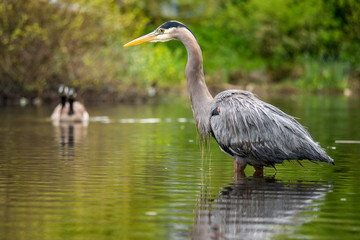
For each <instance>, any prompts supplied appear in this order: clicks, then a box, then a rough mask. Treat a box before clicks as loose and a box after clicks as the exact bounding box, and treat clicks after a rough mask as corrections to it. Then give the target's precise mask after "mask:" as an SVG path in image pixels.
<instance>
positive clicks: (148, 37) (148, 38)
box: [124, 32, 157, 47]
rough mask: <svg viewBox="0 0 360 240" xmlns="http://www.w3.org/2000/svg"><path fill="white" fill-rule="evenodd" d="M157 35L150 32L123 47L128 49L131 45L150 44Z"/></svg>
mask: <svg viewBox="0 0 360 240" xmlns="http://www.w3.org/2000/svg"><path fill="white" fill-rule="evenodd" d="M156 37H157V34H156V33H155V32H151V33H149V34H146V35H144V36H142V37H139V38H137V39H135V40H132V41H131V42H128V43H127V44H125V45H124V47H130V46H133V45H138V44H141V43H144V42H151V41H153V40H156Z"/></svg>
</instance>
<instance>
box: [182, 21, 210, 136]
mask: <svg viewBox="0 0 360 240" xmlns="http://www.w3.org/2000/svg"><path fill="white" fill-rule="evenodd" d="M181 31H182V32H181V34H180V36H179V37H178V39H179V40H180V41H181V42H182V43H183V44H184V46H185V48H186V50H187V53H188V61H187V64H186V68H185V75H186V79H187V90H188V93H189V96H190V101H191V106H192V110H193V115H194V118H195V121H196V126H197V128H198V130H199V131H200V134H201V137H202V138H206V137H207V136H208V135H209V133H210V127H209V119H210V112H211V111H210V109H209V108H210V103H211V102H212V100H213V97H212V96H211V94H210V92H209V89H208V88H207V86H206V83H205V77H204V71H203V58H202V53H201V49H200V46H199V44H198V42H197V41H196V39H195V37H194V35H193V34H192V33H191V32H190V31H189V30H187V29H185V28H184V29H182V30H181Z"/></svg>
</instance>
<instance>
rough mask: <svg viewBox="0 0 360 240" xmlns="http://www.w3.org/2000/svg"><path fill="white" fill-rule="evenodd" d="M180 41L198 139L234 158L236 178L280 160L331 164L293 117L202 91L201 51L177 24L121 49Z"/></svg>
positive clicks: (254, 101) (236, 93)
mask: <svg viewBox="0 0 360 240" xmlns="http://www.w3.org/2000/svg"><path fill="white" fill-rule="evenodd" d="M174 39H176V40H180V41H181V42H182V43H183V44H184V46H185V48H186V50H187V53H188V60H187V64H186V68H185V75H186V78H187V90H188V93H189V97H190V101H191V106H192V111H193V115H194V118H195V122H196V126H197V129H198V131H199V133H200V136H201V139H206V138H208V137H209V136H210V135H212V136H213V138H214V139H215V140H216V141H217V143H218V144H219V146H220V148H221V149H222V150H223V151H224V152H225V153H227V154H229V155H230V156H232V157H233V158H234V167H235V173H236V174H237V173H243V171H244V169H245V167H246V165H247V164H249V165H251V166H253V167H254V168H255V170H256V172H258V173H260V174H262V171H263V167H264V166H272V167H274V166H275V164H277V163H282V162H283V161H284V160H297V161H298V160H304V159H308V160H311V161H320V162H328V163H332V164H334V161H333V159H331V158H330V157H329V156H328V155H327V154H326V152H325V151H324V150H323V149H322V148H321V147H320V146H319V145H318V144H317V143H316V142H315V141H314V140H313V139H312V137H311V136H310V134H309V133H308V132H307V131H306V130H305V128H304V127H303V126H302V125H301V124H300V123H298V122H297V121H296V120H295V119H294V118H293V117H292V116H289V115H287V114H286V113H284V112H282V111H281V110H279V109H278V108H276V107H274V106H273V105H270V104H268V103H266V102H263V101H261V100H259V99H258V98H256V97H255V96H254V94H252V93H251V92H247V91H242V90H227V91H224V92H221V93H219V94H218V95H216V96H215V98H213V97H212V96H211V94H210V92H209V90H208V88H207V86H206V83H205V78H204V73H203V58H202V53H201V48H200V46H199V44H198V42H197V40H196V38H195V36H194V34H193V33H192V32H191V31H190V30H189V29H188V28H187V27H186V26H185V25H184V24H182V23H180V22H177V21H169V22H166V23H164V24H162V25H161V26H160V27H158V28H157V29H156V30H155V31H153V32H151V33H149V34H147V35H145V36H143V37H140V38H137V39H135V40H133V41H131V42H129V43H127V44H125V45H124V46H125V47H127V46H132V45H137V44H140V43H143V42H164V41H169V40H174Z"/></svg>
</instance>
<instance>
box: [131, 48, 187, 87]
mask: <svg viewBox="0 0 360 240" xmlns="http://www.w3.org/2000/svg"><path fill="white" fill-rule="evenodd" d="M149 53H150V54H149ZM183 53H184V50H183V49H181V48H176V49H175V50H172V49H169V48H168V47H167V46H166V45H163V44H155V45H151V44H148V45H145V46H144V47H140V48H136V49H135V48H134V50H133V51H132V54H131V58H130V61H129V69H128V73H129V74H130V76H132V78H129V82H130V81H132V80H133V78H135V79H140V80H139V81H138V83H139V84H141V85H142V86H144V87H149V86H150V85H153V84H156V85H160V86H166V85H175V84H177V85H178V84H179V83H180V82H181V81H182V80H184V79H185V74H184V68H185V64H186V62H185V61H186V57H185V56H184V54H183ZM149 70H151V71H149Z"/></svg>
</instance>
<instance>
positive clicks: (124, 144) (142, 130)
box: [0, 96, 360, 240]
mask: <svg viewBox="0 0 360 240" xmlns="http://www.w3.org/2000/svg"><path fill="white" fill-rule="evenodd" d="M266 100H267V101H268V102H270V103H272V104H274V105H276V106H278V107H280V108H281V109H282V110H284V111H285V112H287V113H289V114H291V115H294V116H296V117H299V121H300V122H301V123H302V124H303V125H305V126H307V128H308V129H309V131H310V133H311V134H312V136H313V137H314V139H316V141H318V142H319V143H320V144H321V146H323V147H324V148H325V149H326V151H327V152H328V154H329V155H330V156H331V157H332V158H334V159H335V163H336V165H335V166H332V165H328V164H323V163H321V164H313V163H306V162H304V168H303V167H301V166H299V165H298V164H293V163H292V162H287V163H285V164H284V165H278V166H277V172H276V171H275V170H274V169H271V168H268V169H266V170H265V177H263V178H257V177H252V172H253V170H252V169H251V168H248V169H247V170H246V174H247V177H246V178H244V179H238V180H237V181H234V179H233V166H232V159H231V158H230V157H228V156H227V155H225V154H224V153H222V152H221V151H220V150H219V148H218V147H217V145H216V143H215V142H214V141H211V143H210V145H209V146H208V147H206V148H205V149H204V150H203V151H201V148H200V145H199V143H198V139H197V136H196V131H195V126H194V121H193V118H192V113H191V109H190V106H189V102H188V99H166V100H164V101H160V102H158V103H156V104H148V105H141V106H131V105H115V106H88V111H89V113H90V116H91V120H90V122H89V125H88V126H82V125H79V124H77V125H65V124H61V125H54V124H52V122H51V121H50V120H49V119H48V117H49V116H50V114H51V110H52V108H51V107H50V106H49V107H40V108H34V107H26V108H20V107H4V108H0V116H1V118H0V136H1V138H0V239H27V240H28V239H52V240H53V239H55V240H56V239H191V238H192V239H339V238H341V239H358V236H359V234H360V205H359V201H360V178H359V173H360V167H359V164H358V162H359V161H360V142H359V141H360V124H359V123H360V101H359V99H348V98H345V97H333V96H331V97H329V96H327V97H326V96H297V97H291V96H290V97H286V101H284V99H283V98H281V97H273V98H270V99H266Z"/></svg>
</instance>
